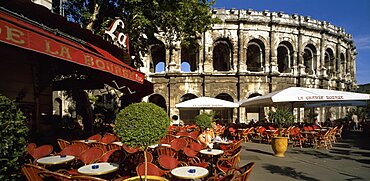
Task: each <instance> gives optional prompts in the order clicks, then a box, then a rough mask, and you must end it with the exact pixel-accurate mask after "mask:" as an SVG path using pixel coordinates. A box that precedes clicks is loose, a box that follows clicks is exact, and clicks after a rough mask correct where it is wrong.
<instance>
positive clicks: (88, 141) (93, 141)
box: [78, 140, 98, 143]
mask: <svg viewBox="0 0 370 181" xmlns="http://www.w3.org/2000/svg"><path fill="white" fill-rule="evenodd" d="M78 141H79V142H84V143H95V142H98V141H96V140H78Z"/></svg>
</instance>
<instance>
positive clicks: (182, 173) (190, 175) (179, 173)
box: [171, 166, 208, 180]
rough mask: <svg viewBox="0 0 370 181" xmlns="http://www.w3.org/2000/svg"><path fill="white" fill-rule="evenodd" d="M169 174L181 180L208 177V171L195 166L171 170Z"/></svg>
mask: <svg viewBox="0 0 370 181" xmlns="http://www.w3.org/2000/svg"><path fill="white" fill-rule="evenodd" d="M171 174H172V175H174V176H176V177H178V178H181V179H190V180H195V179H200V178H204V177H206V176H207V175H208V170H207V169H205V168H203V167H197V166H184V167H177V168H175V169H173V170H171Z"/></svg>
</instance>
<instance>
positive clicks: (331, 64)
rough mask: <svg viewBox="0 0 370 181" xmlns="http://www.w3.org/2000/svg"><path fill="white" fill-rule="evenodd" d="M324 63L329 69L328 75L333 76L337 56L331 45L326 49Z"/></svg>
mask: <svg viewBox="0 0 370 181" xmlns="http://www.w3.org/2000/svg"><path fill="white" fill-rule="evenodd" d="M324 65H325V67H326V68H327V70H328V71H327V73H328V75H329V76H333V75H334V73H335V56H334V51H333V49H332V48H330V47H328V48H326V49H325V55H324Z"/></svg>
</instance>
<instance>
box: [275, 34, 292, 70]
mask: <svg viewBox="0 0 370 181" xmlns="http://www.w3.org/2000/svg"><path fill="white" fill-rule="evenodd" d="M293 53H294V49H293V46H292V44H291V43H290V42H288V41H282V42H280V43H279V45H278V48H277V64H278V71H279V72H280V73H290V72H291V68H292V67H293V65H294V64H293V62H294V60H293Z"/></svg>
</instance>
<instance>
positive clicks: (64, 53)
mask: <svg viewBox="0 0 370 181" xmlns="http://www.w3.org/2000/svg"><path fill="white" fill-rule="evenodd" d="M0 15H1V16H0V17H1V18H0V41H1V42H4V43H8V44H11V45H15V46H18V47H21V48H24V49H28V50H32V51H36V52H39V53H42V54H46V55H49V56H52V57H56V58H59V59H63V60H66V61H69V62H73V63H76V64H79V65H83V66H87V67H91V68H93V69H98V70H101V71H105V72H109V73H111V74H114V75H117V76H119V77H122V78H125V79H129V80H132V81H135V82H138V83H141V84H143V83H144V74H143V73H142V72H140V71H137V70H135V69H133V68H132V67H130V66H128V65H126V64H125V63H123V62H121V61H119V60H118V59H116V60H115V59H113V58H109V57H108V58H107V57H104V56H101V55H99V54H97V53H94V52H92V51H90V50H88V49H87V48H85V47H84V46H82V45H81V44H78V43H75V42H73V41H71V40H68V39H66V38H62V37H60V36H57V35H55V34H53V33H51V32H48V31H46V30H43V29H41V28H38V27H36V26H34V25H31V24H29V23H25V22H23V21H20V20H18V19H15V18H12V17H10V16H6V14H3V13H1V12H0ZM3 18H5V19H3Z"/></svg>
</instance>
